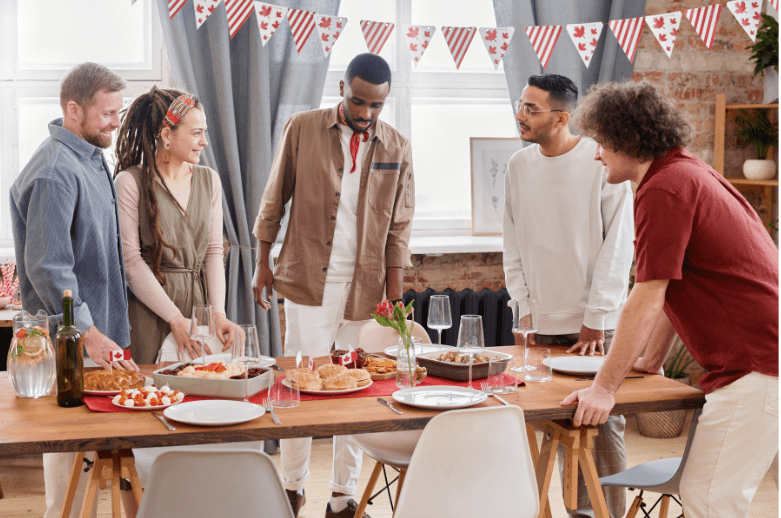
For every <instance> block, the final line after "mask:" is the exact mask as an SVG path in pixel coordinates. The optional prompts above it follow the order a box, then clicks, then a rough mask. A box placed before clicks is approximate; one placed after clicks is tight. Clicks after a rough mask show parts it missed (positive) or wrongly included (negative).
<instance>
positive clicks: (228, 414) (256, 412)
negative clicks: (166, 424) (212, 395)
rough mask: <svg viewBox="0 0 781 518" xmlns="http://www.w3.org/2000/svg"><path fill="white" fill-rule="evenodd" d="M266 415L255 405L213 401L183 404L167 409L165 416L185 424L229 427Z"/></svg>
mask: <svg viewBox="0 0 781 518" xmlns="http://www.w3.org/2000/svg"><path fill="white" fill-rule="evenodd" d="M264 413H265V409H264V408H263V407H262V406H260V405H255V404H253V403H245V402H244V401H228V400H217V399H213V400H206V401H191V402H189V403H181V404H179V405H176V406H172V407H171V408H166V409H165V411H164V412H163V415H164V416H166V417H167V418H168V419H173V420H174V421H179V422H180V423H185V424H195V425H201V426H228V425H231V424H239V423H246V422H248V421H252V420H253V419H257V418H258V417H260V416H262V415H263V414H264Z"/></svg>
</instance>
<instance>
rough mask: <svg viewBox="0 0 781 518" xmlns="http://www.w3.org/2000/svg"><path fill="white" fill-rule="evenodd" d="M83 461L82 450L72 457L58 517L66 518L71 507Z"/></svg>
mask: <svg viewBox="0 0 781 518" xmlns="http://www.w3.org/2000/svg"><path fill="white" fill-rule="evenodd" d="M83 463H84V452H83V451H80V452H78V453H76V454H75V455H74V457H73V467H72V468H71V476H70V479H69V481H68V490H67V491H66V493H65V501H64V502H63V504H62V512H61V513H60V518H68V516H70V514H71V508H72V507H73V499H74V498H75V497H76V487H77V486H78V485H79V476H80V475H81V469H82V465H83Z"/></svg>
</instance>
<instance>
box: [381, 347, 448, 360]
mask: <svg viewBox="0 0 781 518" xmlns="http://www.w3.org/2000/svg"><path fill="white" fill-rule="evenodd" d="M445 349H455V347H453V346H452V345H443V346H442V350H443V351H444V350H445ZM437 351H439V346H438V345H437V344H423V345H421V346H420V347H415V356H418V355H421V354H425V353H432V352H434V353H435V352H437ZM383 352H384V353H385V354H387V355H388V356H392V357H393V358H395V357H396V355H397V354H399V346H398V345H391V346H390V347H386V348H385V351H383Z"/></svg>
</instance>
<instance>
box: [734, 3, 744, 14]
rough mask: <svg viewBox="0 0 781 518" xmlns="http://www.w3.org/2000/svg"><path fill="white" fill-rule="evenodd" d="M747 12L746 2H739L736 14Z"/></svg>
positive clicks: (736, 6)
mask: <svg viewBox="0 0 781 518" xmlns="http://www.w3.org/2000/svg"><path fill="white" fill-rule="evenodd" d="M745 12H746V2H738V3H737V4H735V14H743V13H745Z"/></svg>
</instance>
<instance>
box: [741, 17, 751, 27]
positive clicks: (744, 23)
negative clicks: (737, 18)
mask: <svg viewBox="0 0 781 518" xmlns="http://www.w3.org/2000/svg"><path fill="white" fill-rule="evenodd" d="M741 23H742V24H743V25H745V26H746V27H748V26H749V25H751V22H750V21H749V19H748V18H743V20H742V21H741Z"/></svg>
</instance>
